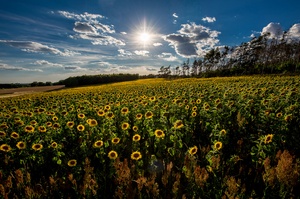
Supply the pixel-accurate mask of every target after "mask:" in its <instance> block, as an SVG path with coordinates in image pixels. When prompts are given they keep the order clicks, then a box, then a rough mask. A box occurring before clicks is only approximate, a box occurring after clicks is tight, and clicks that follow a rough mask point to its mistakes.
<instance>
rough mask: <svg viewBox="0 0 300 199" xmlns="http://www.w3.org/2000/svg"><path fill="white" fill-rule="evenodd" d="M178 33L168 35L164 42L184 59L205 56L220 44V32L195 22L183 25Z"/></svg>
mask: <svg viewBox="0 0 300 199" xmlns="http://www.w3.org/2000/svg"><path fill="white" fill-rule="evenodd" d="M177 32H178V33H173V34H169V35H166V36H165V37H164V40H165V41H167V42H169V43H170V45H171V46H173V47H174V48H175V51H176V53H177V54H178V55H180V56H182V57H193V56H203V55H204V54H205V53H206V52H207V51H208V50H209V49H211V48H213V47H214V46H215V45H216V44H217V43H218V42H219V40H218V39H217V37H218V35H219V34H220V32H218V31H215V30H210V29H209V28H207V27H205V26H202V25H197V24H195V23H194V22H192V23H189V24H182V25H181V29H180V30H178V31H177Z"/></svg>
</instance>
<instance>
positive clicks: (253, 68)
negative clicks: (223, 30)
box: [158, 32, 300, 77]
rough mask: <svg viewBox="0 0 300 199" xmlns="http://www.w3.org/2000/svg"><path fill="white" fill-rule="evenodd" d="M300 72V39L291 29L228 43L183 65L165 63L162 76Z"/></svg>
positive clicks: (160, 72) (161, 71)
mask: <svg viewBox="0 0 300 199" xmlns="http://www.w3.org/2000/svg"><path fill="white" fill-rule="evenodd" d="M299 72H300V40H299V39H298V41H297V40H292V39H291V38H290V37H288V33H287V32H284V34H283V36H282V37H281V38H280V39H278V38H270V33H266V34H263V35H261V36H259V37H254V38H252V39H251V40H250V41H249V42H245V43H242V44H241V45H239V46H237V47H228V46H224V47H222V48H220V47H217V48H213V49H211V50H210V51H208V52H207V53H206V54H205V55H204V56H203V57H202V58H198V59H197V58H195V59H194V61H193V62H192V63H190V59H187V61H184V62H183V63H182V64H181V66H175V67H173V68H171V65H169V66H162V67H161V68H160V70H159V71H158V75H159V76H160V77H171V76H172V77H190V76H192V77H210V76H232V75H252V74H278V73H289V74H294V73H299Z"/></svg>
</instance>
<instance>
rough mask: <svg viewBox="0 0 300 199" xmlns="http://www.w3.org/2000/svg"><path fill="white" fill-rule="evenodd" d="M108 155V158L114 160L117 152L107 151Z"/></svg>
mask: <svg viewBox="0 0 300 199" xmlns="http://www.w3.org/2000/svg"><path fill="white" fill-rule="evenodd" d="M108 157H109V158H110V159H112V160H115V159H117V157H118V153H117V152H116V151H110V152H109V153H108Z"/></svg>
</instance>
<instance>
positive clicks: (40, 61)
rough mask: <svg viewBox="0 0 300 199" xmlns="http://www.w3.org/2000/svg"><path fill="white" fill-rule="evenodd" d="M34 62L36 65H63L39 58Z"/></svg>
mask: <svg viewBox="0 0 300 199" xmlns="http://www.w3.org/2000/svg"><path fill="white" fill-rule="evenodd" d="M34 64H36V65H41V66H55V67H62V66H63V65H61V64H56V63H52V62H49V61H46V60H37V61H35V62H34Z"/></svg>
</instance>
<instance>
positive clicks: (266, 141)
mask: <svg viewBox="0 0 300 199" xmlns="http://www.w3.org/2000/svg"><path fill="white" fill-rule="evenodd" d="M273 136H274V135H273V134H268V135H267V136H266V137H265V140H264V143H265V144H268V143H270V142H272V139H273Z"/></svg>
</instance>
